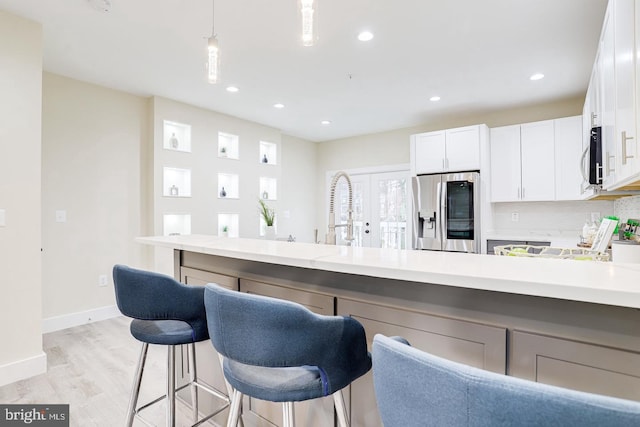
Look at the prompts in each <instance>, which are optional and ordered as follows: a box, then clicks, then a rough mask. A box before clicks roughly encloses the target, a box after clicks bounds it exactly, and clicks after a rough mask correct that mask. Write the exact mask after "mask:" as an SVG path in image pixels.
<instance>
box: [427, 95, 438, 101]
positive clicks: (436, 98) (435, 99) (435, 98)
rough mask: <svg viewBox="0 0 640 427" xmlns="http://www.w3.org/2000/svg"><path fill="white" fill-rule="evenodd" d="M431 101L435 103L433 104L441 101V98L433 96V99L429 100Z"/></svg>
mask: <svg viewBox="0 0 640 427" xmlns="http://www.w3.org/2000/svg"><path fill="white" fill-rule="evenodd" d="M429 101H433V102H436V101H440V97H439V96H432V97H431V98H429Z"/></svg>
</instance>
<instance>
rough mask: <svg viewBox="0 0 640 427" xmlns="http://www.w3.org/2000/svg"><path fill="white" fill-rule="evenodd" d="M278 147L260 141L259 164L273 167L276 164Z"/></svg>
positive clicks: (271, 143)
mask: <svg viewBox="0 0 640 427" xmlns="http://www.w3.org/2000/svg"><path fill="white" fill-rule="evenodd" d="M277 159H278V146H277V145H276V144H274V143H273V142H266V141H260V159H259V160H260V163H263V164H267V165H275V164H277V163H278V161H277Z"/></svg>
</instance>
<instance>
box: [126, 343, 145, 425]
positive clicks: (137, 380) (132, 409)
mask: <svg viewBox="0 0 640 427" xmlns="http://www.w3.org/2000/svg"><path fill="white" fill-rule="evenodd" d="M148 349H149V344H148V343H146V342H143V343H142V348H141V349H140V356H139V357H138V366H137V367H136V374H135V377H134V379H133V388H132V389H131V397H130V398H129V408H127V424H126V425H127V427H131V426H132V425H133V419H134V418H135V416H136V405H137V404H138V396H139V395H140V384H141V383H142V373H143V371H144V364H145V362H146V360H147V350H148Z"/></svg>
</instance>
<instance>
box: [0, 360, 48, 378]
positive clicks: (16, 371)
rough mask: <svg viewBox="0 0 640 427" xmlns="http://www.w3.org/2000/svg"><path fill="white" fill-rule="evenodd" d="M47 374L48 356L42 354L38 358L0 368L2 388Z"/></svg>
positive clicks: (19, 361)
mask: <svg viewBox="0 0 640 427" xmlns="http://www.w3.org/2000/svg"><path fill="white" fill-rule="evenodd" d="M46 372H47V354H46V353H45V352H42V353H40V354H39V355H37V356H33V357H29V358H27V359H23V360H18V361H16V362H11V363H7V364H6V365H2V366H0V387H2V386H4V385H7V384H11V383H14V382H16V381H20V380H24V379H27V378H31V377H34V376H36V375H40V374H44V373H46Z"/></svg>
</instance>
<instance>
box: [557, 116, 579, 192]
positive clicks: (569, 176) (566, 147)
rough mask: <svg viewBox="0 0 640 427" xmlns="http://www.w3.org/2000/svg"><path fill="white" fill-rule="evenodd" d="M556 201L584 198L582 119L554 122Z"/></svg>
mask: <svg viewBox="0 0 640 427" xmlns="http://www.w3.org/2000/svg"><path fill="white" fill-rule="evenodd" d="M554 147H555V162H556V165H555V187H556V188H555V194H556V200H580V199H581V198H582V194H581V187H580V185H581V184H582V173H581V172H580V167H581V164H580V162H579V161H578V160H579V159H580V157H581V155H582V117H581V116H575V117H565V118H562V119H557V120H555V121H554Z"/></svg>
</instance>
